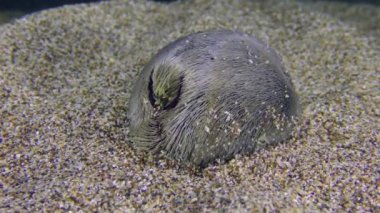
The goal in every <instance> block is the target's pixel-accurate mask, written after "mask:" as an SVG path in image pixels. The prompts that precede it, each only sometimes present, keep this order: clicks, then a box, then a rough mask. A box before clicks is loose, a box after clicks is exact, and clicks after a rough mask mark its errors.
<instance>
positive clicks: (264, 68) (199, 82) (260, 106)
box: [128, 30, 297, 167]
mask: <svg viewBox="0 0 380 213" xmlns="http://www.w3.org/2000/svg"><path fill="white" fill-rule="evenodd" d="M160 91H161V92H160ZM296 111H297V97H296V94H295V92H294V90H293V85H292V83H291V80H290V77H289V75H288V74H287V73H285V71H284V68H283V65H282V62H281V59H280V57H279V56H278V55H277V54H276V53H275V52H274V50H273V49H271V48H269V47H268V46H267V44H264V43H263V42H261V41H259V40H258V39H256V38H254V37H252V36H248V35H246V34H243V33H239V32H233V31H228V30H218V31H208V32H199V33H195V34H191V35H188V36H185V37H183V38H180V39H178V40H176V41H174V42H173V43H171V44H169V45H168V46H166V47H164V48H163V49H162V50H160V51H159V52H158V54H157V55H156V56H154V57H153V59H152V60H151V61H150V62H149V63H148V64H147V65H146V66H145V67H144V69H143V71H142V72H141V74H140V76H139V79H138V81H137V82H136V84H135V87H134V89H133V91H132V96H131V98H130V103H129V111H128V118H129V119H130V133H129V136H130V140H131V142H132V144H133V146H135V147H136V148H138V149H142V150H149V151H152V152H155V153H157V152H163V153H164V154H165V155H166V156H168V157H170V158H173V159H175V160H178V161H180V162H183V163H190V164H193V165H197V166H201V167H204V166H207V164H208V163H210V162H214V161H215V160H217V159H220V160H222V161H224V160H228V159H231V158H232V157H233V156H234V155H236V154H245V153H250V152H252V151H254V150H257V149H259V148H261V147H263V145H265V144H268V143H275V142H279V141H280V140H283V139H285V138H286V137H287V136H288V135H289V130H290V128H291V126H292V122H291V120H292V117H293V116H294V115H296Z"/></svg>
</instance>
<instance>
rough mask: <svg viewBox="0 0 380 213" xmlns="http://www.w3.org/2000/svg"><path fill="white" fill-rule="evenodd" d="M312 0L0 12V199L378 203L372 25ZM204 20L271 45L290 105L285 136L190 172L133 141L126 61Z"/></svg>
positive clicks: (369, 206)
mask: <svg viewBox="0 0 380 213" xmlns="http://www.w3.org/2000/svg"><path fill="white" fill-rule="evenodd" d="M318 4H319V6H318V7H317V6H316V7H315V8H319V9H314V7H313V3H312V2H311V3H300V2H296V1H291V0H284V1H238V0H222V1H219V0H218V1H217V0H215V1H204V0H186V1H179V2H175V3H171V4H161V3H154V2H152V1H137V0H136V1H127V0H124V1H123V0H115V1H109V2H102V3H96V4H81V5H73V6H65V7H61V8H57V9H51V10H46V11H42V12H39V13H35V14H32V15H30V16H26V17H23V18H21V19H17V20H16V21H13V22H12V23H10V24H5V25H1V26H0V51H1V52H0V104H1V105H0V107H1V108H0V116H1V119H0V173H1V176H0V211H5V212H8V211H22V212H24V211H25V212H30V211H40V210H45V211H48V212H50V211H53V210H58V211H59V210H61V211H69V210H71V211H80V210H82V211H100V212H104V211H116V212H133V211H138V210H141V211H173V210H177V211H178V212H182V211H208V210H228V211H233V210H240V211H252V212H255V211H271V212H272V211H274V210H280V211H290V212H295V211H327V212H335V211H370V210H372V211H380V194H379V191H380V186H379V185H380V162H379V161H380V160H379V159H380V142H379V141H380V136H379V129H380V128H379V120H380V88H379V82H380V59H379V58H380V57H379V56H380V48H379V45H380V42H378V40H377V39H378V38H376V37H374V36H373V35H379V34H378V32H379V29H373V28H370V27H360V26H362V25H361V24H360V23H364V22H363V21H360V20H359V21H352V20H351V19H344V18H340V17H347V15H346V16H345V15H342V13H343V12H342V11H340V12H339V14H337V13H334V12H332V13H330V12H331V11H332V10H331V7H333V6H332V5H334V4H332V3H329V2H325V3H324V4H330V5H331V6H326V7H325V6H323V5H322V6H321V4H323V3H318ZM336 5H337V8H341V4H340V3H336ZM339 5H340V6H339ZM324 8H329V9H324ZM363 8H365V7H363ZM370 10H371V11H372V10H375V11H377V13H376V12H374V13H371V14H373V15H372V16H376V15H377V19H376V17H374V19H375V20H379V17H380V9H379V8H376V7H375V8H371V9H370ZM328 11H330V12H328ZM347 11H349V10H347ZM334 14H335V15H334ZM354 14H355V15H357V16H359V15H360V14H363V15H365V14H368V13H367V12H366V10H365V9H362V10H360V11H357V12H356V13H354ZM378 26H379V25H373V27H378ZM215 28H227V29H232V30H233V29H236V30H239V31H243V32H245V33H249V34H253V35H256V36H257V37H258V38H260V39H261V40H263V41H265V42H267V43H269V45H270V46H271V47H273V48H274V49H276V50H277V52H278V53H279V54H280V55H282V57H283V60H284V64H285V67H286V69H287V70H288V71H289V73H290V74H291V76H292V79H293V82H294V84H295V87H296V90H297V91H298V93H299V96H300V100H301V105H302V108H303V113H302V116H301V118H300V120H299V123H298V124H297V128H296V130H295V131H294V136H293V137H292V138H291V139H289V140H288V141H286V143H283V144H279V145H277V146H273V147H268V148H267V149H265V150H261V151H259V152H256V153H253V154H251V155H249V156H240V157H237V158H235V159H233V160H231V161H230V162H228V163H226V164H223V165H213V166H210V167H208V168H206V169H204V170H202V171H194V170H192V169H189V168H181V167H179V166H178V165H177V164H176V163H175V162H172V161H170V160H167V159H164V158H161V157H157V156H151V155H148V154H146V153H138V152H136V151H134V150H132V149H131V147H129V146H128V145H127V143H126V141H127V133H128V125H127V117H126V110H127V109H126V106H127V103H128V102H129V101H133V100H129V95H130V91H131V85H132V84H133V83H134V82H135V80H136V75H137V74H138V72H139V71H140V70H141V69H142V67H143V66H144V65H145V63H146V62H147V61H149V59H150V57H151V56H152V55H154V54H155V53H156V52H157V51H158V50H159V48H161V47H163V46H164V45H166V44H167V43H169V42H171V41H173V40H175V39H176V38H178V37H180V36H183V35H186V34H189V33H192V32H196V31H201V30H206V29H215ZM366 31H371V32H370V33H368V34H367V33H366Z"/></svg>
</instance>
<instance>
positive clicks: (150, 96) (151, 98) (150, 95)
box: [148, 69, 184, 110]
mask: <svg viewBox="0 0 380 213" xmlns="http://www.w3.org/2000/svg"><path fill="white" fill-rule="evenodd" d="M153 72H154V69H152V71H151V73H150V75H149V83H148V99H149V102H150V104H151V105H152V106H153V108H156V107H157V106H156V100H157V98H156V95H155V94H154V91H153V77H152V76H153ZM183 79H184V77H183V76H181V77H180V80H179V89H178V91H177V95H176V97H175V98H174V99H173V101H171V102H170V103H168V104H166V105H165V106H164V107H163V108H162V110H169V109H172V108H174V107H175V106H177V104H178V102H179V100H180V96H181V92H182V84H183Z"/></svg>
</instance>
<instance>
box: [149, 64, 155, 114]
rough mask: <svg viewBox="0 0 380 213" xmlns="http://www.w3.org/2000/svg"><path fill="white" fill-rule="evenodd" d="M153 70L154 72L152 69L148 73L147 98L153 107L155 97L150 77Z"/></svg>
mask: <svg viewBox="0 0 380 213" xmlns="http://www.w3.org/2000/svg"><path fill="white" fill-rule="evenodd" d="M153 72H154V69H152V71H151V72H150V75H149V83H148V99H149V102H150V104H151V105H152V107H155V104H156V98H155V95H154V91H153V79H152V76H153Z"/></svg>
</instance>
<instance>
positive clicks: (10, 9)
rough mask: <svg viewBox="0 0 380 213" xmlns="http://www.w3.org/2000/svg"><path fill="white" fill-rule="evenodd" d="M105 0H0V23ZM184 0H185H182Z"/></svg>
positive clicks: (358, 0) (377, 2)
mask: <svg viewBox="0 0 380 213" xmlns="http://www.w3.org/2000/svg"><path fill="white" fill-rule="evenodd" d="M100 1H107V0H0V24H3V23H6V22H9V21H11V20H12V19H15V18H19V17H21V16H23V15H26V14H29V13H33V12H36V11H40V10H44V9H48V8H54V7H59V6H62V5H67V4H78V3H90V2H100ZM151 1H157V2H165V3H170V2H174V1H179V0H151ZM182 1H186V0H182ZM298 1H299V2H317V1H324V2H326V1H327V2H336V1H340V2H347V3H352V4H370V5H373V6H380V0H298Z"/></svg>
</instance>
